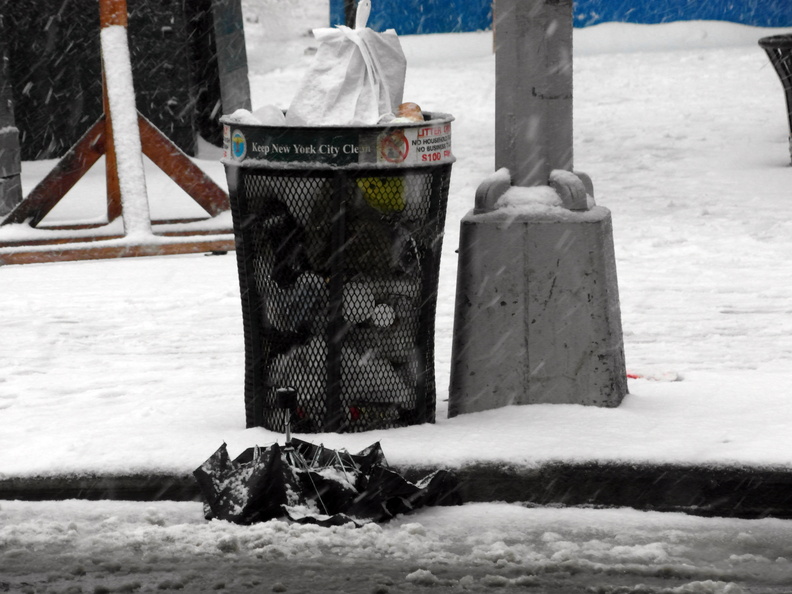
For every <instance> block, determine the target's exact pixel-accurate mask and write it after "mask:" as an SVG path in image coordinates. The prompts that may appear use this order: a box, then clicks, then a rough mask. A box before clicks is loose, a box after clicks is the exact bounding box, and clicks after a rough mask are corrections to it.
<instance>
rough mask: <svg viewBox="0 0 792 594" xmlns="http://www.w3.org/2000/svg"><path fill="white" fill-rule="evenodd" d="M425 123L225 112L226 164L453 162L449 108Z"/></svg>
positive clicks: (305, 165)
mask: <svg viewBox="0 0 792 594" xmlns="http://www.w3.org/2000/svg"><path fill="white" fill-rule="evenodd" d="M424 118H425V121H423V122H398V123H394V122H391V123H386V124H374V125H361V126H286V125H277V126H272V125H263V124H253V123H248V122H240V121H238V120H237V119H235V118H232V117H230V116H223V117H222V118H221V119H220V121H221V123H222V124H223V159H222V161H223V163H224V164H225V165H241V164H244V165H245V167H274V168H277V169H306V168H310V169H334V168H343V169H377V168H383V169H393V168H402V167H405V168H407V167H409V168H413V167H424V166H433V165H441V164H446V163H453V162H454V161H455V158H454V155H453V152H452V150H451V122H452V121H453V120H454V118H453V116H451V115H450V114H447V113H439V112H424Z"/></svg>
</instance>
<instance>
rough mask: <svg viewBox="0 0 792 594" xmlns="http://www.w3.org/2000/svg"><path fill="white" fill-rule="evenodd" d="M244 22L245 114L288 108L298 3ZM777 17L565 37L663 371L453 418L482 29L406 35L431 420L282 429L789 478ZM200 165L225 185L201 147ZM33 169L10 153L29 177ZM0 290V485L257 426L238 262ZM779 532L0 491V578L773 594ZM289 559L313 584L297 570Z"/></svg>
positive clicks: (159, 188) (389, 450)
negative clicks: (429, 196) (452, 158)
mask: <svg viewBox="0 0 792 594" xmlns="http://www.w3.org/2000/svg"><path fill="white" fill-rule="evenodd" d="M266 4H267V3H266V2H265V3H264V5H266ZM288 4H291V5H293V6H294V7H295V9H297V8H299V9H300V10H305V7H306V6H310V4H311V3H305V2H296V1H291V2H289V3H288ZM316 4H317V5H321V3H316ZM248 8H249V7H248ZM320 14H326V13H321V12H320V11H317V12H311V11H309V12H308V13H305V12H303V13H301V14H299V15H298V17H299V18H306V17H309V16H313V17H316V18H320ZM248 17H249V18H248V23H247V27H248V44H249V49H248V52H249V57H250V64H251V86H252V90H253V96H254V107H256V106H261V105H263V104H266V103H276V104H278V105H282V106H286V105H288V103H289V101H290V99H291V96H292V93H293V91H294V89H295V88H296V86H297V84H298V82H299V80H300V77H301V73H302V72H303V71H304V69H305V67H306V65H307V63H308V62H307V61H308V60H309V59H310V57H309V56H305V55H303V50H304V48H305V47H306V46H310V45H311V41H310V39H309V38H307V37H295V36H294V31H297V29H295V28H294V27H295V25H294V22H295V20H294V19H291V20H290V19H287V18H285V17H284V20H283V22H281V24H280V25H278V24H277V23H274V22H269V24H268V23H267V22H265V21H266V19H263V17H262V16H261V15H256V14H253V13H252V12H248ZM256 17H258V20H257V18H256ZM308 22H311V21H310V20H309V21H308ZM315 24H321V22H316V23H315ZM290 27H291V28H290ZM776 32H778V31H776V30H766V29H762V30H760V29H752V28H747V27H741V26H738V25H731V24H725V23H696V22H694V23H676V24H669V25H661V26H651V27H644V26H638V25H631V26H626V25H616V24H610V25H602V26H599V27H594V28H590V29H584V30H578V31H576V39H575V42H576V50H575V51H576V58H575V150H576V159H575V161H576V166H577V167H578V168H579V169H581V170H583V171H585V172H587V173H589V174H590V175H591V177H592V178H593V180H594V184H595V189H596V197H597V201H598V203H599V204H601V205H604V206H606V207H608V208H610V209H611V210H612V212H613V220H614V227H615V243H616V257H617V267H618V273H619V281H620V291H621V300H622V316H623V326H624V330H625V349H626V356H627V362H628V368H629V369H630V370H631V371H633V372H636V373H648V374H652V373H656V372H669V371H670V372H674V373H677V374H679V375H680V377H682V378H683V379H682V381H677V382H657V381H648V380H634V381H631V382H630V390H631V394H630V395H629V396H627V398H626V399H625V401H624V403H623V404H622V405H621V406H620V407H619V408H617V409H613V410H602V409H596V408H584V407H578V406H571V405H570V406H550V405H546V406H545V405H543V406H530V407H519V408H509V409H504V410H498V411H490V412H487V413H480V414H473V415H465V416H462V417H457V418H455V419H453V420H449V419H446V418H445V409H446V405H445V402H444V400H445V398H446V396H447V392H446V388H445V387H446V386H447V383H448V371H449V359H450V344H451V340H450V339H451V331H452V323H451V321H452V317H453V307H454V285H455V273H456V260H455V254H454V250H455V249H456V246H457V238H458V226H459V220H460V218H461V217H462V216H463V215H464V213H465V212H467V210H468V209H470V208H471V206H472V201H473V195H474V192H475V189H476V187H477V185H478V184H479V182H480V181H481V180H482V179H483V178H484V177H485V176H487V175H488V174H489V173H490V172H491V171H492V169H493V156H492V155H493V142H494V131H493V106H494V78H493V77H494V60H493V56H492V54H491V45H492V40H491V36H490V34H488V33H474V34H461V35H443V36H430V37H412V38H403V40H402V41H403V44H404V47H405V51H406V53H407V55H408V78H407V87H406V92H405V99H406V100H411V101H415V102H417V103H419V104H421V105H422V106H423V107H424V108H425V109H429V110H442V111H448V112H451V113H453V114H454V115H455V116H456V118H457V120H456V122H455V124H454V152H455V154H456V156H457V159H458V160H457V163H456V164H455V166H454V173H453V179H452V185H451V194H450V204H449V213H448V223H447V228H446V237H445V243H444V256H443V257H444V260H443V263H442V270H441V283H440V297H439V308H438V319H437V337H436V342H437V358H438V360H437V376H438V378H437V379H438V382H437V383H438V386H439V394H438V418H437V423H436V424H434V425H426V426H420V427H410V428H404V429H398V430H389V431H385V432H372V433H367V434H355V435H318V436H304V437H306V438H307V439H310V440H314V441H318V442H324V443H325V444H326V445H328V446H330V447H346V448H348V449H350V450H353V451H354V450H357V449H360V448H362V447H364V446H366V445H368V444H369V443H371V442H373V441H376V440H380V441H381V442H382V444H383V447H384V449H385V453H386V455H387V457H388V459H389V461H390V462H391V463H393V464H399V465H408V464H420V465H424V466H427V465H444V466H451V467H453V466H459V465H463V464H466V463H470V462H475V461H490V462H503V461H506V462H512V463H515V464H525V465H537V464H541V463H544V462H548V461H552V460H568V461H588V460H610V461H614V460H618V461H626V462H673V463H682V464H693V465H695V464H715V465H718V464H721V465H751V466H760V465H767V466H777V467H782V468H789V467H792V455H791V454H790V451H792V447H790V446H792V437H791V436H792V431H790V430H789V427H790V425H792V402H791V400H792V399H790V394H789V386H790V385H792V315H790V314H792V282H790V281H792V257H790V256H792V218H790V216H789V215H788V206H789V205H788V200H789V199H790V197H791V196H790V195H791V194H792V168H790V167H789V155H788V150H787V134H788V128H787V122H786V117H785V111H786V110H785V106H784V103H783V95H782V92H781V88H780V84H779V81H778V79H777V76H776V74H775V73H774V72H773V70H772V68H771V66H770V64H769V62H768V60H767V58H766V57H765V55H764V53H763V52H762V51H761V50H760V49H759V48H758V46H757V45H756V39H758V38H759V37H761V36H764V35H769V34H772V33H776ZM279 35H280V37H279ZM204 157H206V158H205V159H204V160H199V163H200V164H201V166H202V167H203V168H205V169H206V170H207V171H208V172H209V173H210V175H212V177H213V178H214V179H216V180H218V181H219V182H221V183H223V172H222V167H221V166H220V165H219V163H218V162H217V155H216V154H213V152H212V151H211V150H208V149H207V150H206V151H205V154H204ZM149 165H150V164H149V163H147V166H149ZM51 166H52V162H44V163H25V164H24V167H23V169H24V171H23V175H24V179H23V183H24V188H25V190H26V191H28V190H29V189H30V188H31V187H32V186H33V184H34V183H35V181H36V180H37V179H40V178H41V177H42V176H43V175H44V174H45V173H46V172H47V170H48V168H49V167H51ZM147 176H148V177H147V188H148V192H149V197H150V201H151V210H152V213H153V214H154V215H155V216H163V215H165V214H167V215H170V216H191V215H193V214H195V212H196V211H195V209H196V207H195V206H194V205H192V204H191V203H190V201H189V200H188V199H186V198H182V197H180V196H179V195H178V192H175V191H174V189H173V188H174V187H173V186H172V185H170V182H169V181H168V180H167V179H165V178H164V176H162V175H159V174H158V173H157V172H156V171H154V169H153V168H151V167H148V168H147ZM103 187H104V179H103V175H102V169H101V167H100V166H97V167H95V168H94V170H93V171H92V172H91V173H90V175H89V176H88V178H87V179H84V180H83V181H82V182H81V183H80V184H78V185H77V186H76V188H75V189H74V190H73V191H72V192H71V194H70V196H69V197H68V198H67V199H66V200H65V201H64V202H63V203H62V204H61V205H60V206H59V207H58V208H57V209H56V210H55V211H54V212H53V213H52V214H51V215H50V220H74V219H75V218H78V219H80V220H85V219H95V218H97V217H98V216H100V215H101V207H102V204H103V201H104V194H103ZM13 232H14V230H3V231H2V233H13ZM0 237H2V235H0ZM0 279H2V281H1V282H2V287H3V290H2V292H1V293H0V356H2V359H3V362H4V370H5V372H4V373H3V374H2V377H0V427H2V430H0V478H3V477H14V476H23V477H25V476H36V475H59V474H70V473H76V474H83V473H105V474H113V473H130V472H146V471H160V472H172V473H177V474H180V475H186V474H189V473H190V472H191V471H192V470H193V469H194V468H195V467H197V466H198V465H199V464H200V463H201V462H203V460H204V459H205V458H206V457H208V456H209V455H210V454H211V453H212V452H213V451H214V450H215V449H216V448H217V447H218V446H219V445H220V443H222V442H223V441H226V442H228V444H229V450H230V451H231V453H232V455H234V454H235V453H238V452H239V451H241V450H242V449H243V448H245V447H247V446H249V445H253V444H256V443H259V444H267V443H271V442H272V441H275V440H276V439H277V438H278V436H277V435H275V434H273V433H270V432H268V431H265V430H263V429H249V430H246V429H244V411H243V403H242V381H243V374H242V372H243V361H242V359H243V343H242V325H241V316H240V305H239V294H238V285H237V278H236V264H235V260H234V255H233V254H229V255H227V256H219V257H205V256H202V255H195V256H176V257H167V258H144V259H126V260H119V261H101V262H76V263H60V264H45V265H30V266H8V267H3V268H2V269H0ZM791 531H792V524H790V523H789V522H784V521H778V520H760V521H742V520H723V519H701V518H691V517H685V516H680V515H677V514H656V513H643V512H635V511H630V510H571V509H567V510H561V509H525V508H521V507H518V506H507V505H499V504H476V505H466V506H463V507H462V508H454V509H432V510H425V511H422V512H420V513H419V514H417V515H415V516H412V517H409V518H403V519H400V520H398V521H396V522H394V523H391V524H388V525H386V526H384V527H378V526H369V527H366V528H365V529H361V530H359V531H353V530H350V529H348V528H333V529H327V530H320V529H317V528H312V527H307V526H289V525H287V524H284V523H280V522H274V523H268V524H265V525H261V526H255V527H251V528H240V527H235V526H229V525H227V524H223V523H218V522H212V523H206V522H204V521H203V520H202V517H201V510H200V505H199V504H196V503H167V502H162V503H157V504H140V503H120V502H102V503H96V502H61V503H24V502H0V567H3V568H4V569H3V570H2V571H1V572H0V591H2V590H3V589H4V588H5V589H6V590H10V591H30V592H36V591H47V589H49V591H53V592H64V591H80V590H78V589H76V588H82V587H87V588H89V589H87V590H83V591H94V592H107V591H134V590H136V589H137V590H141V591H145V590H147V589H159V590H167V589H183V590H185V591H190V592H200V591H211V590H214V589H215V588H216V587H217V589H222V588H220V586H221V585H222V586H223V588H225V589H226V590H228V591H245V590H247V589H250V590H261V588H264V587H265V588H266V590H272V591H317V590H316V582H317V580H319V579H321V580H322V582H321V583H322V584H325V585H326V587H325V590H327V591H330V590H332V589H333V588H335V589H340V590H343V591H346V592H354V591H361V592H389V591H390V592H404V591H410V590H411V589H415V590H420V589H422V588H424V587H430V586H431V585H432V584H433V583H436V581H439V583H440V584H441V585H443V586H444V587H445V588H446V589H458V590H465V589H467V590H473V591H475V590H476V589H482V590H486V589H488V588H490V587H491V586H503V588H504V590H523V589H524V588H526V587H530V586H537V587H539V585H541V587H542V588H543V590H542V591H554V590H553V588H556V587H557V590H556V591H563V592H574V591H578V590H576V588H578V589H579V591H584V588H587V587H589V586H590V585H591V584H602V585H601V587H600V589H599V590H594V591H599V592H609V593H610V592H613V593H617V592H723V593H729V594H736V593H737V592H740V591H755V592H771V591H779V592H782V591H785V590H784V588H785V587H786V586H787V585H788V584H790V583H792V565H791V564H792V550H791V549H790V545H789V543H790V542H792V540H791V539H790V536H792V534H791V533H790V532H791ZM322 559H324V560H322ZM262 564H265V565H266V568H267V570H266V573H265V575H264V576H263V577H262V569H261V568H262ZM295 565H299V566H300V568H301V570H300V571H299V572H295V570H294V566H295ZM333 565H335V566H336V569H335V573H333V572H332V571H331V572H328V571H327V567H328V566H333ZM303 570H304V571H307V572H314V573H313V574H310V573H307V574H305V575H307V576H308V577H307V578H304V579H306V580H308V581H307V582H305V583H304V584H301V583H299V581H298V580H299V579H303V578H300V577H299V576H303V575H304V574H303ZM297 574H299V576H297ZM347 578H349V579H347ZM356 578H359V579H357V581H356ZM290 580H291V581H290ZM23 582H24V583H27V584H29V586H24V585H20V584H22V583H23ZM311 583H313V586H311V585H310V584H311ZM306 584H307V585H306ZM637 584H646V586H645V587H644V588H643V589H642V588H641V587H639V586H638V585H637ZM12 586H13V588H12ZM91 587H92V588H93V589H90V588H91ZM435 587H436V586H435ZM14 588H16V590H15V589H14ZM301 588H303V589H301ZM356 589H357V590H356Z"/></svg>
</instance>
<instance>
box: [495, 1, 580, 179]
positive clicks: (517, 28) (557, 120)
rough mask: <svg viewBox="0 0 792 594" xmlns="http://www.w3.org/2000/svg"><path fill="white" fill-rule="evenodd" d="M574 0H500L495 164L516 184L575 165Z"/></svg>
mask: <svg viewBox="0 0 792 594" xmlns="http://www.w3.org/2000/svg"><path fill="white" fill-rule="evenodd" d="M571 14H572V0H553V1H552V2H550V1H547V0H497V2H495V13H494V18H495V31H496V33H495V50H496V53H495V80H496V91H495V169H496V170H498V169H501V168H503V167H505V168H506V169H508V170H509V171H510V172H511V174H512V180H513V182H514V184H515V185H517V186H536V185H545V184H547V180H548V178H549V176H550V172H551V171H553V170H554V169H563V170H571V169H572V18H571Z"/></svg>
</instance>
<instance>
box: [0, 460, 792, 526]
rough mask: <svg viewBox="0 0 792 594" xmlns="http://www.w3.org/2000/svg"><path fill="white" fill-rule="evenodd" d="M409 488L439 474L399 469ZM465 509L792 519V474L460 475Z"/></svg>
mask: <svg viewBox="0 0 792 594" xmlns="http://www.w3.org/2000/svg"><path fill="white" fill-rule="evenodd" d="M395 470H398V471H399V472H401V473H403V474H404V476H405V477H406V478H407V479H409V480H417V479H419V478H422V477H424V476H426V475H427V474H428V473H430V472H432V471H433V470H435V468H418V467H410V468H399V467H396V468H395ZM454 472H455V473H456V474H457V476H458V478H459V482H460V492H461V496H462V500H463V501H464V502H495V501H498V502H506V503H522V504H526V505H535V506H559V507H571V506H591V507H606V508H607V507H632V508H635V509H639V510H646V511H650V510H651V511H663V512H683V513H688V514H694V515H703V516H723V517H733V518H751V519H753V518H764V517H774V518H782V519H792V469H787V468H775V467H770V468H763V467H731V466H728V467H725V466H711V467H708V466H683V465H671V464H667V465H641V464H626V463H622V464H616V463H595V462H590V463H580V464H574V463H568V462H553V463H547V464H543V465H538V466H533V467H526V466H515V465H510V464H484V463H481V464H471V465H467V466H464V467H462V468H459V469H454ZM0 499H5V500H10V499H20V500H27V501H45V500H61V499H87V500H99V499H111V500H128V501H159V500H170V501H200V499H201V495H200V491H199V489H198V486H197V484H196V482H195V480H194V479H193V477H192V475H178V474H138V475H123V476H90V475H86V476H45V477H9V478H2V479H0Z"/></svg>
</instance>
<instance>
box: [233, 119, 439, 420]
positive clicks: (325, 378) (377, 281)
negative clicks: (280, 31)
mask: <svg viewBox="0 0 792 594" xmlns="http://www.w3.org/2000/svg"><path fill="white" fill-rule="evenodd" d="M424 118H425V120H426V121H423V122H416V123H407V124H401V123H400V124H397V125H391V126H387V125H376V126H360V127H325V126H323V127H314V128H308V127H286V126H264V125H246V124H238V123H235V122H234V121H233V120H232V119H231V118H224V119H223V120H222V122H223V125H224V158H223V163H224V165H225V169H226V175H227V178H228V187H229V194H230V199H231V208H232V215H233V220H234V235H235V239H236V253H237V265H238V268H239V284H240V292H241V297H242V314H243V323H244V334H245V416H246V424H247V426H248V427H255V426H263V427H265V428H267V429H270V430H274V431H281V432H282V431H284V429H285V425H286V422H285V420H286V418H289V420H290V425H291V430H292V431H294V432H302V433H313V432H330V431H335V432H351V431H365V430H370V429H382V428H392V427H401V426H407V425H413V424H418V423H424V422H433V421H434V418H435V377H434V319H435V308H436V295H437V285H438V277H439V264H440V250H441V244H442V237H443V226H444V222H445V212H446V203H447V199H448V186H449V181H450V176H451V165H452V163H453V161H454V157H453V154H452V152H451V122H452V120H453V118H452V117H451V116H449V115H447V114H438V113H425V114H424ZM283 388H290V389H294V390H296V392H297V401H296V404H295V405H294V407H293V409H292V410H291V411H289V412H288V413H285V411H284V410H283V409H280V408H278V403H277V398H276V392H277V390H279V389H283Z"/></svg>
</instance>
